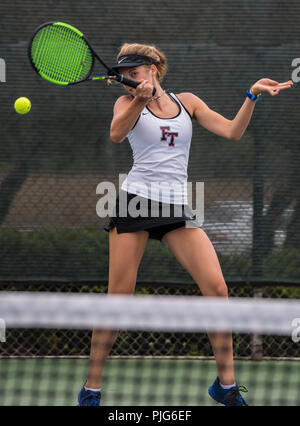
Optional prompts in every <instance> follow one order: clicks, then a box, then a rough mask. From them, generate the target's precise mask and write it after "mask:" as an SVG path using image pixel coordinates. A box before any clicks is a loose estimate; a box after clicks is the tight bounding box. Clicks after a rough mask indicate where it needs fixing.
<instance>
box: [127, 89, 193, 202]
mask: <svg viewBox="0 0 300 426" xmlns="http://www.w3.org/2000/svg"><path fill="white" fill-rule="evenodd" d="M169 96H170V97H171V98H172V99H173V100H174V101H175V102H176V103H177V105H178V107H179V112H178V114H177V115H176V116H175V117H173V118H159V117H157V116H156V115H154V114H153V113H152V112H151V111H150V110H149V109H148V108H147V106H146V107H145V108H144V109H143V111H142V112H141V114H140V116H139V119H138V121H137V123H136V124H135V126H134V128H133V129H132V130H131V131H130V132H129V134H128V135H127V137H128V140H129V143H130V145H131V149H132V153H133V166H132V169H131V170H130V172H129V173H128V176H127V178H126V179H125V181H124V182H123V184H122V190H124V191H127V192H130V193H132V194H137V195H140V196H141V197H145V198H150V199H152V200H155V201H162V202H164V203H175V204H188V200H187V168H188V161H189V151H190V145H191V139H192V130H193V129H192V119H191V116H190V114H189V113H188V112H187V110H186V109H185V107H184V106H183V105H182V104H181V102H180V101H179V99H178V98H177V97H176V96H175V95H174V94H173V93H170V94H169Z"/></svg>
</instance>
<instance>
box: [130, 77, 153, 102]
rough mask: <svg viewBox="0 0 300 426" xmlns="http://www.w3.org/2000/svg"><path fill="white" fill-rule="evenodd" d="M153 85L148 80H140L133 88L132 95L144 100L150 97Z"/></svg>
mask: <svg viewBox="0 0 300 426" xmlns="http://www.w3.org/2000/svg"><path fill="white" fill-rule="evenodd" d="M152 93H153V85H152V84H151V83H150V82H149V81H148V80H142V81H141V83H140V84H139V85H138V86H137V88H136V89H135V93H134V96H135V97H136V98H137V99H139V100H141V101H143V102H146V101H148V100H150V99H151V98H152Z"/></svg>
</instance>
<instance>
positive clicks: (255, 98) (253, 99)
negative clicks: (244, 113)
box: [246, 90, 261, 101]
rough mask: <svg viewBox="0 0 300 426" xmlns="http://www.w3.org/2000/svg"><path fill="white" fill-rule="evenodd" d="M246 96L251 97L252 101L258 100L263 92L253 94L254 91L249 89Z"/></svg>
mask: <svg viewBox="0 0 300 426" xmlns="http://www.w3.org/2000/svg"><path fill="white" fill-rule="evenodd" d="M246 96H248V98H249V99H251V101H258V100H259V98H260V97H261V93H259V94H258V95H253V93H251V92H250V90H247V92H246Z"/></svg>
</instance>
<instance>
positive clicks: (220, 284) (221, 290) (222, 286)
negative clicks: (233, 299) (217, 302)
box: [214, 278, 228, 297]
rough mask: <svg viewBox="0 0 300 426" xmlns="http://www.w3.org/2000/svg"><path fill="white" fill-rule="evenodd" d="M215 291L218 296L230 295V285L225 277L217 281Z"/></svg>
mask: <svg viewBox="0 0 300 426" xmlns="http://www.w3.org/2000/svg"><path fill="white" fill-rule="evenodd" d="M214 291H215V296H216V297H228V287H227V285H226V283H225V281H224V279H223V278H221V279H219V280H218V281H217V282H216V284H215V286H214Z"/></svg>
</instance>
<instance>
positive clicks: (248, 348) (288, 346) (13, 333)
mask: <svg viewBox="0 0 300 426" xmlns="http://www.w3.org/2000/svg"><path fill="white" fill-rule="evenodd" d="M0 290H1V291H48V292H49V291H50V292H82V293H86V292H91V293H105V292H106V286H104V285H99V284H94V285H91V283H89V284H86V285H83V284H78V283H77V284H76V283H66V284H64V285H63V284H61V283H60V284H57V283H56V284H55V283H42V284H39V285H38V284H36V283H34V284H31V285H30V284H26V285H25V284H23V285H21V284H20V283H15V284H14V283H7V284H4V283H2V284H1V286H0ZM136 294H155V295H178V296H180V295H182V296H183V295H184V296H192V295H194V296H195V295H198V296H199V297H200V296H201V294H200V291H199V290H198V288H197V286H196V285H190V284H182V285H180V284H174V285H168V286H166V285H155V286H153V285H149V284H148V285H146V284H143V283H139V284H138V285H137V289H136ZM229 295H230V296H231V297H257V296H259V297H268V298H270V297H271V298H278V297H280V298H291V299H300V287H290V286H265V287H257V286H255V287H253V286H249V285H229ZM90 339H91V332H90V331H82V330H80V331H77V330H52V329H49V330H47V329H46V330H45V329H43V330H36V329H26V330H24V329H16V330H15V329H13V330H12V329H9V330H7V338H6V343H5V344H2V345H1V356H2V357H5V356H21V357H24V356H25V357H26V356H28V357H30V356H65V357H69V356H76V357H78V356H88V355H89V347H90ZM234 351H235V356H236V357H247V358H252V359H261V358H262V357H277V358H281V357H284V358H286V357H299V348H298V347H297V345H295V344H294V343H293V342H292V339H291V337H281V336H251V335H243V334H236V335H234ZM111 356H124V357H128V356H130V357H133V356H135V357H146V356H153V357H167V356H168V357H170V356H171V357H179V356H184V357H200V356H201V357H209V356H212V351H211V346H210V343H209V341H208V338H207V335H206V334H199V333H157V332H131V331H130V332H126V331H122V332H120V334H119V337H118V339H117V341H116V343H115V345H114V347H113V350H112V352H111Z"/></svg>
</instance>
